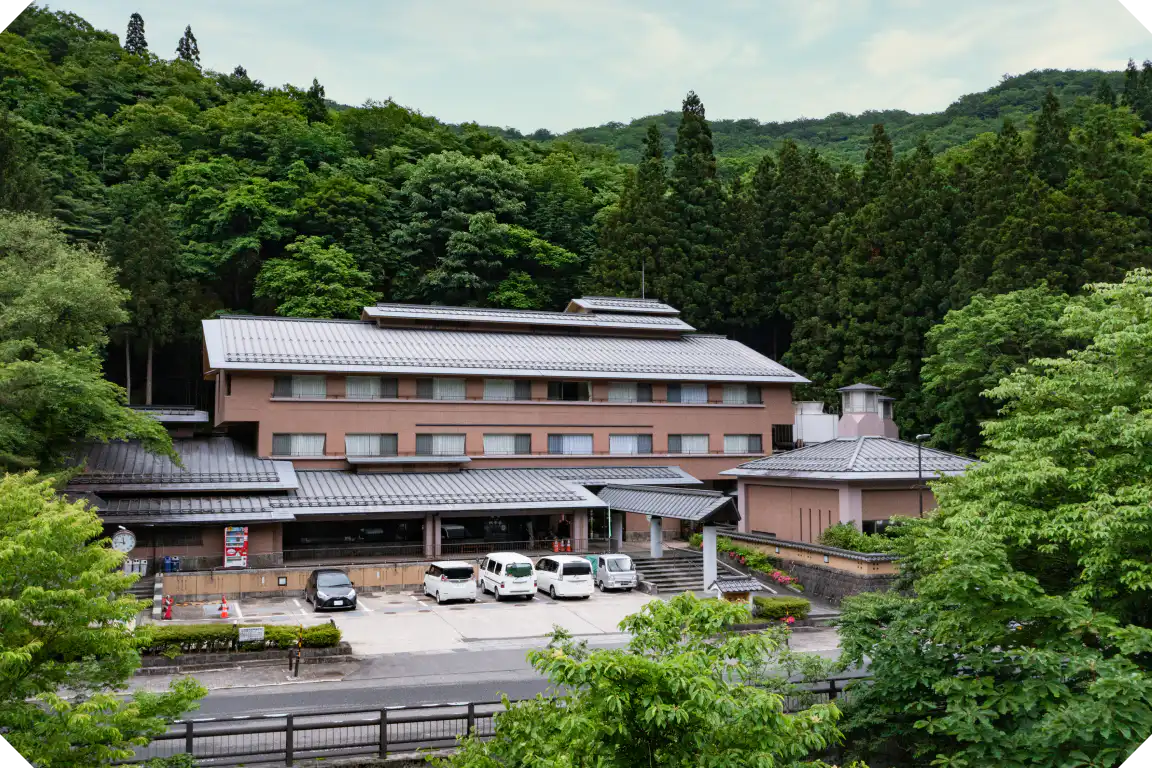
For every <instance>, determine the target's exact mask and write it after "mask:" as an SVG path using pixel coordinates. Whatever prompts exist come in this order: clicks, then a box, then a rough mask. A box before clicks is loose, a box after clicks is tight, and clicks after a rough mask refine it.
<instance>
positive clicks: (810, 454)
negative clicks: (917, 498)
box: [720, 436, 976, 480]
mask: <svg viewBox="0 0 1152 768" xmlns="http://www.w3.org/2000/svg"><path fill="white" fill-rule="evenodd" d="M923 451H924V453H923V474H924V476H925V477H932V476H933V475H937V474H945V475H957V474H961V473H962V472H964V470H966V469H967V468H968V467H969V466H971V465H972V464H974V463H976V462H975V460H974V459H967V458H964V457H963V456H957V455H956V454H954V453H947V452H945V451H938V450H935V449H934V448H924V449H923ZM720 474H722V475H729V476H737V477H740V476H744V477H797V478H803V477H810V478H816V479H834V480H835V479H842V480H851V479H868V478H869V477H872V478H877V479H884V478H893V479H896V478H915V477H916V476H917V446H916V444H915V443H907V442H904V441H903V440H896V439H893V438H890V437H873V436H865V437H847V438H837V439H835V440H829V441H828V442H826V443H817V444H815V445H809V446H805V447H804V448H800V449H798V450H795V451H787V452H784V453H777V454H773V455H771V456H765V457H764V458H762V459H755V460H753V461H749V462H747V463H745V464H741V465H740V466H738V467H736V468H735V469H729V470H726V471H724V472H721V473H720Z"/></svg>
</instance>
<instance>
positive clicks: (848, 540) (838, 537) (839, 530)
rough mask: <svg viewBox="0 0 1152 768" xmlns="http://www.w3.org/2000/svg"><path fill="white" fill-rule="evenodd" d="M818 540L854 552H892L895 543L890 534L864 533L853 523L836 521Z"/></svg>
mask: <svg viewBox="0 0 1152 768" xmlns="http://www.w3.org/2000/svg"><path fill="white" fill-rule="evenodd" d="M818 541H819V542H820V543H821V544H823V545H824V546H826V547H836V548H837V549H847V550H850V551H852V552H891V551H892V544H893V540H892V538H891V537H890V536H886V535H883V534H875V533H863V532H861V531H859V530H857V528H856V526H854V525H852V523H836V525H832V526H829V527H828V528H825V529H824V532H823V533H821V534H820V537H819V539H818Z"/></svg>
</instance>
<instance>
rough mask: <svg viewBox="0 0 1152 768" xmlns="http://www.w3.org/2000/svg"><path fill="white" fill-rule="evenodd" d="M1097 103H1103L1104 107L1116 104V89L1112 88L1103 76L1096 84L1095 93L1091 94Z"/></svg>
mask: <svg viewBox="0 0 1152 768" xmlns="http://www.w3.org/2000/svg"><path fill="white" fill-rule="evenodd" d="M1093 98H1095V99H1096V103H1097V104H1103V105H1104V106H1106V107H1115V106H1116V91H1114V90H1113V89H1112V85H1111V84H1110V83H1109V82H1108V79H1107V78H1105V77H1101V78H1100V82H1099V83H1098V84H1097V86H1096V93H1095V94H1093Z"/></svg>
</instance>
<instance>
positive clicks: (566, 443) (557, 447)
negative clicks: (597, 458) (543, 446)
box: [548, 435, 592, 456]
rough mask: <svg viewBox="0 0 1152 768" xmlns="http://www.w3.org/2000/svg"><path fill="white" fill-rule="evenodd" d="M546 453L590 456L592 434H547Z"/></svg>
mask: <svg viewBox="0 0 1152 768" xmlns="http://www.w3.org/2000/svg"><path fill="white" fill-rule="evenodd" d="M548 453H556V454H564V455H565V456H590V455H591V454H592V435H548Z"/></svg>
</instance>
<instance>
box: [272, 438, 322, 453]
mask: <svg viewBox="0 0 1152 768" xmlns="http://www.w3.org/2000/svg"><path fill="white" fill-rule="evenodd" d="M272 455H273V456H323V455H324V435H303V434H280V435H272Z"/></svg>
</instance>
